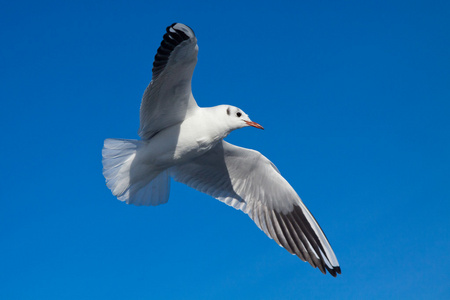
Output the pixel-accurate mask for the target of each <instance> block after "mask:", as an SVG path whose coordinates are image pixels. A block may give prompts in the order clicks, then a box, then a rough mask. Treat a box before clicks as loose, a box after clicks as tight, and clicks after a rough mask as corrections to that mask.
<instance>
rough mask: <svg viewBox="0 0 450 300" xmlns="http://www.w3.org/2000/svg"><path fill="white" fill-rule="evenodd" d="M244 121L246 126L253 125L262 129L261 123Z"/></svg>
mask: <svg viewBox="0 0 450 300" xmlns="http://www.w3.org/2000/svg"><path fill="white" fill-rule="evenodd" d="M245 123H247V125H248V126H253V127H255V128H258V129H264V127H262V126H261V125H259V124H258V123H256V122H249V121H245Z"/></svg>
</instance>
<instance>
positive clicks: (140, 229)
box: [0, 0, 450, 299]
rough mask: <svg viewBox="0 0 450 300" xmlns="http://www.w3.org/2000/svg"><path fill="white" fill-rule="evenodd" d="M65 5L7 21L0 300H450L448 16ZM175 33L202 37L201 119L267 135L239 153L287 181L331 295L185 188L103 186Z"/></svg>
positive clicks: (417, 11) (307, 272)
mask: <svg viewBox="0 0 450 300" xmlns="http://www.w3.org/2000/svg"><path fill="white" fill-rule="evenodd" d="M63 2H64V3H62V2H61V1H39V2H36V1H33V2H31V1H30V2H27V1H14V2H11V1H10V2H4V3H2V9H1V10H0V25H1V26H0V28H1V29H0V38H1V41H2V47H0V57H1V58H0V78H1V82H2V84H1V85H0V94H1V95H2V109H1V110H0V123H1V128H3V142H2V143H1V145H2V146H1V147H0V154H1V156H2V157H3V159H2V160H1V162H0V170H1V171H0V172H1V173H0V174H1V188H2V193H1V204H2V208H1V209H0V236H1V239H0V249H1V254H2V255H1V256H2V258H1V259H0V269H1V270H2V272H0V298H2V299H208V298H209V299H295V298H316V299H320V298H329V297H333V298H344V299H444V298H449V297H450V285H449V282H450V275H449V272H448V270H449V269H450V258H449V255H448V253H449V251H450V232H449V227H450V224H449V223H450V222H449V220H448V215H449V212H450V204H449V199H450V192H449V184H450V155H449V154H450V122H449V118H448V116H449V114H450V101H449V100H450V55H449V51H448V49H450V21H449V20H450V3H449V2H448V1H314V2H312V1H311V2H306V1H297V3H296V4H293V3H292V2H294V1H276V2H275V1H274V2H267V1H259V2H254V1H242V0H240V1H224V2H220V3H219V2H215V1H203V2H190V1H159V2H155V1H133V2H132V1H97V2H95V3H92V1H63ZM256 3H258V4H256ZM173 22H183V23H185V24H187V25H189V26H190V27H192V28H193V29H194V31H195V33H196V35H197V38H198V44H199V47H200V52H199V60H198V64H197V68H196V71H195V73H194V79H193V91H194V96H195V97H196V100H197V102H198V103H199V105H200V106H214V105H218V104H232V105H236V106H238V107H240V108H242V109H243V110H244V111H245V112H246V113H248V114H249V115H250V117H251V118H252V120H254V121H256V122H258V123H261V124H262V125H263V126H264V127H265V129H266V130H264V131H260V130H255V129H251V128H245V129H242V130H239V131H236V132H233V133H232V134H231V135H230V136H229V137H228V138H227V140H228V141H229V142H232V143H235V144H238V145H240V146H244V147H248V148H253V149H257V150H259V151H260V152H262V153H263V154H264V155H266V156H267V157H268V158H269V159H271V160H272V161H273V162H274V163H275V164H276V165H277V167H278V168H279V170H280V171H281V173H282V174H283V175H284V176H285V178H286V179H287V180H288V181H289V182H290V183H291V185H292V186H293V187H294V188H295V189H296V190H297V192H298V193H299V195H300V197H301V198H302V199H303V201H304V202H305V204H306V205H307V206H308V207H309V209H310V210H311V212H312V213H313V214H314V216H315V217H316V219H317V220H318V222H319V223H320V225H321V227H322V228H323V230H324V231H325V233H326V235H327V237H328V238H329V240H330V243H331V245H332V247H333V248H334V250H335V253H336V255H337V258H338V260H339V262H340V264H341V267H342V275H341V276H339V277H338V278H333V277H331V276H329V275H327V276H324V275H322V274H321V273H320V272H319V271H318V270H317V269H313V268H312V267H310V266H309V265H308V264H307V263H304V262H302V261H300V260H299V259H298V258H296V257H295V256H292V255H290V254H289V253H288V252H287V251H285V250H284V249H282V248H280V247H279V246H277V245H276V243H275V242H274V241H272V240H270V239H269V238H267V237H266V236H265V235H264V233H263V232H261V231H260V230H259V229H258V228H257V227H256V226H255V225H254V223H253V222H252V221H251V220H250V218H248V217H247V216H246V215H244V214H243V213H241V212H238V211H236V210H234V209H232V208H230V207H227V206H226V205H224V204H222V203H220V202H219V201H217V200H214V199H213V198H211V197H209V196H206V195H203V194H201V193H199V192H197V191H194V190H192V189H190V188H188V187H186V186H184V185H182V184H178V183H173V184H172V190H171V196H170V200H169V202H168V203H167V204H165V205H162V206H158V207H134V206H128V205H126V204H124V203H121V202H120V201H117V200H116V199H115V198H114V197H113V196H112V194H111V193H110V191H109V190H108V189H107V187H106V186H105V183H104V178H103V176H102V173H101V170H102V165H101V148H102V143H103V140H104V139H105V138H135V139H136V138H138V136H137V130H138V126H139V105H140V99H141V96H142V94H143V91H144V89H145V87H146V86H147V84H148V83H149V81H150V79H151V67H152V61H153V57H154V55H155V53H156V49H157V48H158V46H159V43H160V41H161V38H162V35H163V34H164V30H165V28H166V26H168V25H170V24H171V23H173Z"/></svg>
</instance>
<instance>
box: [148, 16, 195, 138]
mask: <svg viewBox="0 0 450 300" xmlns="http://www.w3.org/2000/svg"><path fill="white" fill-rule="evenodd" d="M166 31H167V33H166V34H164V37H163V41H162V42H161V46H160V47H159V48H158V51H157V53H156V55H155V61H154V62H153V69H152V72H153V76H152V81H151V82H150V84H149V85H148V87H147V89H146V90H145V92H144V96H143V97H142V102H141V111H140V119H141V122H140V128H139V136H140V137H141V138H142V139H150V138H151V137H152V136H154V135H155V134H156V133H158V132H159V131H161V130H163V129H164V128H167V127H170V126H172V125H175V124H178V123H180V122H182V121H183V120H184V119H185V118H186V117H188V116H189V114H191V113H192V112H193V110H196V109H198V106H197V103H196V102H195V100H194V97H193V96H192V92H191V80H192V74H193V72H194V68H195V65H196V64H197V52H198V46H197V39H196V37H195V34H194V31H192V29H191V28H189V27H188V26H186V25H183V24H180V23H174V24H172V25H170V26H169V27H167V29H166Z"/></svg>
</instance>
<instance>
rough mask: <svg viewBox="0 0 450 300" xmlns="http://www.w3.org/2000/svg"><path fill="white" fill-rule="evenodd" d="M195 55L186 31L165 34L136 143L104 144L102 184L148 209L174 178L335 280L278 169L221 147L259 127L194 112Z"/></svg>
mask: <svg viewBox="0 0 450 300" xmlns="http://www.w3.org/2000/svg"><path fill="white" fill-rule="evenodd" d="M197 53H198V46H197V38H196V37H195V34H194V32H193V30H192V29H191V28H190V27H188V26H186V25H183V24H180V23H174V24H172V25H170V26H169V27H167V29H166V33H165V34H164V36H163V41H162V42H161V45H160V47H159V48H158V51H157V53H156V56H155V60H154V62H153V69H152V73H153V74H152V80H151V82H150V84H149V85H148V87H147V89H146V90H145V92H144V95H143V97H142V103H141V108H140V128H139V136H140V137H141V140H126V139H106V140H105V142H104V147H103V150H102V155H103V159H102V163H103V175H104V176H105V179H106V185H107V186H108V188H109V189H110V190H111V191H112V193H113V194H114V196H116V197H117V198H118V199H119V200H121V201H124V202H126V203H127V204H134V205H153V206H154V205H159V204H164V203H166V202H167V201H168V199H169V192H170V178H173V179H174V180H175V181H178V182H182V183H184V184H186V185H188V186H190V187H192V188H194V189H196V190H198V191H200V192H203V193H206V194H208V195H210V196H212V197H214V198H216V199H218V200H220V201H222V202H224V203H226V204H227V205H229V206H232V207H234V208H235V209H239V210H241V211H243V212H244V213H246V214H248V216H249V217H250V218H251V219H252V220H253V221H254V222H255V223H256V225H257V226H258V227H259V228H260V229H261V230H262V231H264V233H265V234H266V235H267V236H269V237H270V238H272V239H273V240H275V241H276V242H277V243H278V245H280V246H282V247H284V248H285V249H286V250H287V251H289V252H290V253H292V254H295V255H297V256H298V257H299V258H300V259H301V260H303V261H307V262H309V263H310V264H311V266H313V267H315V268H319V269H320V271H321V272H322V273H324V274H326V271H328V272H329V273H330V274H331V275H332V276H334V277H336V274H340V273H341V269H340V267H339V263H338V261H337V259H336V256H335V254H334V252H333V249H332V248H331V246H330V244H329V242H328V240H327V238H326V237H325V234H324V233H323V231H322V229H321V228H320V226H319V224H318V223H317V221H316V220H315V219H314V217H313V216H312V214H311V213H310V212H309V210H308V209H307V208H306V206H305V205H304V204H303V202H302V201H301V199H300V197H299V196H298V195H297V193H296V192H295V191H294V189H293V188H292V187H291V185H290V184H289V183H288V182H287V181H286V180H285V179H284V178H283V177H282V176H281V174H280V172H279V171H278V169H277V167H276V166H275V165H274V164H273V163H272V162H271V161H270V160H268V159H267V158H266V157H265V156H263V155H262V154H261V153H259V152H257V151H255V150H251V149H246V148H241V147H238V146H235V145H232V144H230V143H227V142H226V141H224V140H223V139H224V138H225V137H226V136H228V134H230V132H231V131H233V130H235V129H239V128H243V127H248V126H252V127H255V128H259V129H263V127H262V126H261V125H260V124H258V123H256V122H253V121H252V120H250V118H249V116H248V115H247V114H246V113H245V112H244V111H242V110H241V109H239V108H237V107H235V106H231V105H219V106H214V107H199V106H198V105H197V102H196V101H195V99H194V97H193V95H192V91H191V80H192V74H193V72H194V68H195V65H196V63H197Z"/></svg>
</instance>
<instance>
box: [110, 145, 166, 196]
mask: <svg viewBox="0 0 450 300" xmlns="http://www.w3.org/2000/svg"><path fill="white" fill-rule="evenodd" d="M144 145H145V142H142V141H136V140H124V139H106V140H105V143H104V146H103V150H102V155H103V159H102V163H103V175H104V176H105V179H106V185H107V186H108V188H109V189H110V190H111V191H112V193H113V194H114V196H116V197H117V198H118V199H119V200H120V201H125V202H126V203H128V204H134V205H159V204H163V203H166V202H167V200H168V199H169V192H170V178H169V176H168V172H167V171H163V172H160V171H158V170H153V169H152V168H151V167H150V166H148V168H144V169H143V166H142V165H138V164H136V162H135V158H136V155H137V153H138V152H139V150H140V149H142V147H143V146H144ZM133 162H134V163H133Z"/></svg>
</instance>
